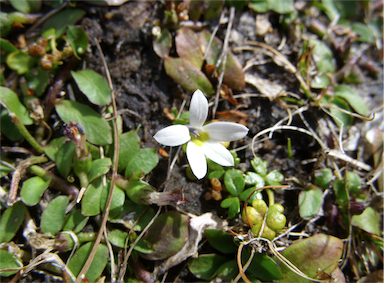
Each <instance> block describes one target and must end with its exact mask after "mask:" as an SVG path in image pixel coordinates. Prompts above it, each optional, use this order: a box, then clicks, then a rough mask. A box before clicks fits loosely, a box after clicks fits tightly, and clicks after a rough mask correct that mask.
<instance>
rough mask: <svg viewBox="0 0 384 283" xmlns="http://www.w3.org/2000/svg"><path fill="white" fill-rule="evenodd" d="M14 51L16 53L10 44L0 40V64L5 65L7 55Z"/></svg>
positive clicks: (15, 49) (2, 39)
mask: <svg viewBox="0 0 384 283" xmlns="http://www.w3.org/2000/svg"><path fill="white" fill-rule="evenodd" d="M0 30H1V29H0ZM15 51H18V49H17V48H16V47H15V46H14V45H13V44H12V43H11V42H9V41H8V40H6V39H4V38H0V52H1V58H0V62H1V63H5V62H6V59H7V57H8V55H9V54H11V53H13V52H15Z"/></svg>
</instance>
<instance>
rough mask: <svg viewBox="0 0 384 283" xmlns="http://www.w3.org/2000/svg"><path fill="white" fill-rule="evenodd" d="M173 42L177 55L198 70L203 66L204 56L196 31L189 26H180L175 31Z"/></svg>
mask: <svg viewBox="0 0 384 283" xmlns="http://www.w3.org/2000/svg"><path fill="white" fill-rule="evenodd" d="M175 43H176V51H177V54H178V55H179V57H180V58H182V59H184V60H186V61H188V62H189V63H191V64H192V65H194V66H195V67H196V68H198V69H199V70H200V69H201V67H202V66H203V61H204V58H203V57H204V56H203V52H202V51H201V48H200V45H199V38H198V37H197V35H196V33H195V32H194V31H193V30H191V29H189V28H186V27H181V28H180V29H178V30H177V31H176V38H175Z"/></svg>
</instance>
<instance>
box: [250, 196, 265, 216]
mask: <svg viewBox="0 0 384 283" xmlns="http://www.w3.org/2000/svg"><path fill="white" fill-rule="evenodd" d="M252 206H253V208H254V209H256V211H257V212H258V213H260V215H261V216H263V217H264V216H265V213H267V208H268V207H267V204H266V203H265V201H264V200H262V199H254V200H253V201H252Z"/></svg>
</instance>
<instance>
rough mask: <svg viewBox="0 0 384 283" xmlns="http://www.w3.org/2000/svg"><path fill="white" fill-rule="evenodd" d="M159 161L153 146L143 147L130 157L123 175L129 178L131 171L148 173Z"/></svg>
mask: <svg viewBox="0 0 384 283" xmlns="http://www.w3.org/2000/svg"><path fill="white" fill-rule="evenodd" d="M157 163H159V156H158V154H157V151H156V150H154V149H153V148H144V149H141V150H140V151H139V152H137V153H136V154H135V155H134V156H133V157H132V159H131V160H130V161H129V162H128V164H127V167H126V170H125V177H127V178H129V177H130V176H132V174H133V173H138V172H139V171H142V172H143V173H144V174H148V173H149V172H151V171H152V169H153V168H155V167H156V165H157Z"/></svg>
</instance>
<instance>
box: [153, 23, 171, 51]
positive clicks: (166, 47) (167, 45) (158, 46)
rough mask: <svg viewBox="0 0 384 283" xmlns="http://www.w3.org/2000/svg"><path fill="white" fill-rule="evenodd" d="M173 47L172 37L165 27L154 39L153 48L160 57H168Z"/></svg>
mask: <svg viewBox="0 0 384 283" xmlns="http://www.w3.org/2000/svg"><path fill="white" fill-rule="evenodd" d="M171 47H172V37H171V34H170V33H169V31H168V30H167V29H163V30H162V31H161V33H160V34H159V35H158V36H157V37H155V38H154V39H153V50H154V51H155V53H156V54H157V55H159V57H160V58H166V57H168V55H169V51H170V50H171Z"/></svg>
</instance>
